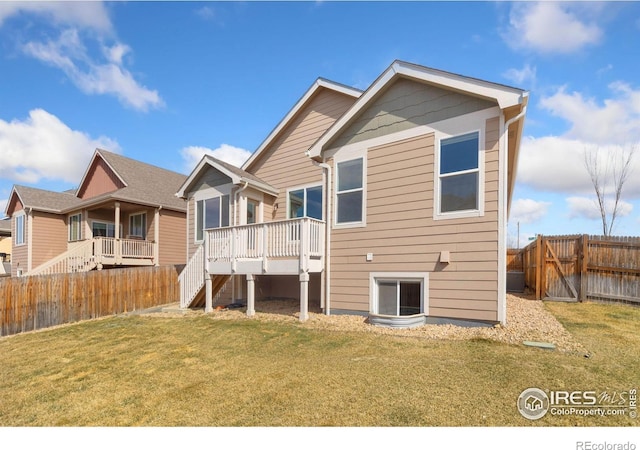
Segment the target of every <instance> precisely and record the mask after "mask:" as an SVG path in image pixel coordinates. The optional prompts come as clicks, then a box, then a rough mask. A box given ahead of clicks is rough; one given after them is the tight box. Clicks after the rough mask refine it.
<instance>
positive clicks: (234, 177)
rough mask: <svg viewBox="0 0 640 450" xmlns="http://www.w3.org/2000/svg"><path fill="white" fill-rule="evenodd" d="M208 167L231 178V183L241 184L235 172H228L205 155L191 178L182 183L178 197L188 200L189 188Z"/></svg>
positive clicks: (192, 172)
mask: <svg viewBox="0 0 640 450" xmlns="http://www.w3.org/2000/svg"><path fill="white" fill-rule="evenodd" d="M207 166H211V167H213V168H214V169H217V170H219V171H220V172H222V173H223V174H225V175H226V176H228V177H229V178H231V182H232V183H233V184H239V183H240V177H238V176H237V175H236V174H234V173H233V172H230V171H228V170H227V169H225V168H224V167H222V166H219V165H217V164H215V163H214V162H213V161H211V160H210V159H209V158H207V155H204V156H203V157H202V159H201V160H200V162H199V163H198V165H197V166H196V168H195V169H193V170H192V171H191V174H189V177H188V178H187V179H186V181H185V182H184V183H182V186H180V189H179V190H178V192H177V193H176V197H180V198H187V197H186V190H187V188H188V187H189V186H191V184H192V183H193V182H194V181H195V180H196V178H198V177H199V176H200V175H201V173H202V171H203V170H204V169H205V168H206V167H207Z"/></svg>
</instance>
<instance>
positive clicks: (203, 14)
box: [196, 6, 216, 20]
mask: <svg viewBox="0 0 640 450" xmlns="http://www.w3.org/2000/svg"><path fill="white" fill-rule="evenodd" d="M196 14H197V15H198V16H200V18H202V19H204V20H212V19H214V18H215V17H216V12H215V10H214V9H213V8H212V7H211V6H203V7H202V8H199V9H197V10H196Z"/></svg>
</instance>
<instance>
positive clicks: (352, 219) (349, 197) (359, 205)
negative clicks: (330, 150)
mask: <svg viewBox="0 0 640 450" xmlns="http://www.w3.org/2000/svg"><path fill="white" fill-rule="evenodd" d="M336 167H337V171H336V172H337V173H336V224H349V223H362V222H364V216H363V213H364V206H363V205H364V158H357V159H352V160H350V161H343V162H339V163H338V164H337V166H336Z"/></svg>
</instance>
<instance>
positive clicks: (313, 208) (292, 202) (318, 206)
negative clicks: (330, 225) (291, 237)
mask: <svg viewBox="0 0 640 450" xmlns="http://www.w3.org/2000/svg"><path fill="white" fill-rule="evenodd" d="M297 217H313V218H314V219H318V220H322V185H319V186H311V187H305V188H302V189H296V190H293V191H289V219H295V218H297Z"/></svg>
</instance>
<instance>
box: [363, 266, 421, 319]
mask: <svg viewBox="0 0 640 450" xmlns="http://www.w3.org/2000/svg"><path fill="white" fill-rule="evenodd" d="M427 280H428V274H426V273H400V274H397V273H377V274H371V282H370V283H371V286H370V289H371V297H372V298H371V311H372V312H373V313H374V314H380V315H385V316H411V315H414V314H422V313H424V312H425V308H426V303H427V302H426V299H427V286H428V284H427Z"/></svg>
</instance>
